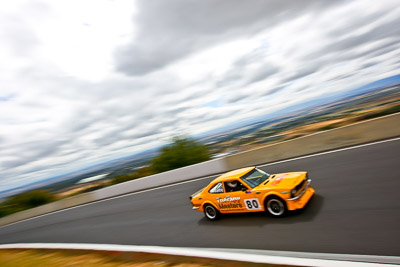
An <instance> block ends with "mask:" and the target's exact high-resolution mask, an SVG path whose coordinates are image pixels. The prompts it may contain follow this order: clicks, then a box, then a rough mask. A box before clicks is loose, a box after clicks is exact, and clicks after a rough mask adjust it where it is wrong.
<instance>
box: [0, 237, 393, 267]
mask: <svg viewBox="0 0 400 267" xmlns="http://www.w3.org/2000/svg"><path fill="white" fill-rule="evenodd" d="M0 249H74V250H75V249H77V250H99V251H120V252H133V253H135V252H142V253H143V252H144V253H156V254H167V255H178V256H186V257H202V258H212V259H220V260H231V261H232V260H233V261H240V262H254V263H267V264H279V265H295V266H323V267H331V266H335V267H336V266H349V267H370V266H371V267H372V266H396V265H397V264H398V263H400V257H385V256H363V255H354V256H356V257H357V258H358V260H357V261H349V260H347V259H346V258H345V259H343V260H341V259H340V256H338V255H340V254H320V255H319V258H308V257H307V256H309V255H307V253H304V255H302V253H301V252H297V255H298V257H292V256H276V255H267V254H265V253H266V252H267V251H260V253H256V252H254V251H247V252H244V251H245V250H244V251H242V252H238V251H234V250H232V251H230V250H229V249H224V250H223V251H221V249H216V250H213V249H203V248H179V247H160V246H135V245H107V244H74V243H67V244H63V243H53V244H52V243H22V244H7V245H0ZM262 252H264V253H262ZM280 253H281V255H284V253H285V252H284V251H281V252H280ZM287 253H290V252H287ZM315 254H317V253H315ZM324 257H328V258H327V259H324ZM331 257H336V259H335V260H332V259H329V258H331ZM338 257H339V258H338ZM377 262H378V263H377ZM385 262H388V263H385ZM391 263H394V264H391ZM397 266H398V265H397Z"/></svg>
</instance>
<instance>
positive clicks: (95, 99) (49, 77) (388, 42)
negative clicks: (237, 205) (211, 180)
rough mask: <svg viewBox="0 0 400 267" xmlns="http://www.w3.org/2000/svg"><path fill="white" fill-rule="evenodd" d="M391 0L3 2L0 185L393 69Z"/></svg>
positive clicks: (394, 10) (395, 5) (396, 36)
mask: <svg viewBox="0 0 400 267" xmlns="http://www.w3.org/2000/svg"><path fill="white" fill-rule="evenodd" d="M399 14H400V5H399V2H398V1H386V0H380V1H374V0H372V1H369V0H362V1H317V0H315V1H314V0H308V1H300V0H297V1H284V0H276V1H275V0H274V1H267V0H249V1H242V0H201V1H198V0H168V1H160V0H158V1H156V0H139V1H131V0H129V1H128V0H114V1H111V0H79V1H78V0H65V1H54V0H51V1H50V0H49V1H46V0H43V1H36V0H26V1H20V0H13V1H1V2H0V191H1V190H5V189H9V188H13V187H15V186H19V185H23V184H26V183H30V182H33V181H38V180H40V179H43V178H48V177H51V176H53V175H58V174H62V173H65V172H69V171H73V170H77V169H80V168H82V167H86V166H90V165H92V164H95V163H99V162H103V161H107V160H109V159H114V158H119V157H122V156H126V155H130V154H133V153H136V152H139V151H141V150H144V149H148V148H151V147H154V146H158V145H162V144H164V143H166V142H167V141H168V140H169V139H170V138H171V137H172V136H174V135H177V134H182V133H184V134H187V135H195V134H198V133H201V132H204V131H208V130H211V129H213V128H216V127H220V126H224V125H227V124H230V123H233V122H237V121H239V120H242V119H246V118H250V117H253V116H257V115H261V114H266V113H269V112H273V111H276V110H279V109H284V108H285V107H288V106H290V105H293V104H298V103H301V102H302V101H306V100H310V99H314V98H318V97H320V96H322V95H326V94H327V93H332V92H338V91H342V90H349V89H352V88H355V87H357V86H360V85H363V84H366V83H368V82H372V81H374V80H377V79H381V78H385V77H388V76H391V75H395V74H399V71H398V70H399V66H400V60H399V59H400V42H399V41H400V27H399V25H400V16H399Z"/></svg>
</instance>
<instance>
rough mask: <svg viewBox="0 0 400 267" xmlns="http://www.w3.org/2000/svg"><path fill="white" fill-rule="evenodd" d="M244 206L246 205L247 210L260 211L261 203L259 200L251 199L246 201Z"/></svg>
mask: <svg viewBox="0 0 400 267" xmlns="http://www.w3.org/2000/svg"><path fill="white" fill-rule="evenodd" d="M244 204H245V205H246V209H248V210H260V209H261V206H260V202H258V199H257V198H249V199H245V200H244Z"/></svg>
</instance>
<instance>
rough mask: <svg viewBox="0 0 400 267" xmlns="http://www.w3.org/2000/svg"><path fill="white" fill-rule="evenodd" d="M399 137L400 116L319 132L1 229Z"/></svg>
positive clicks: (36, 211)
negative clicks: (92, 204) (127, 196)
mask: <svg viewBox="0 0 400 267" xmlns="http://www.w3.org/2000/svg"><path fill="white" fill-rule="evenodd" d="M398 136H400V113H396V114H392V115H388V116H385V117H380V118H375V119H371V120H368V121H364V122H359V123H355V124H352V125H348V126H345V127H341V128H336V129H332V130H328V131H324V132H319V133H315V134H312V135H308V136H304V137H300V138H297V139H293V140H289V141H284V142H281V143H277V144H273V145H268V146H265V147H262V148H259V149H254V150H250V151H246V152H242V153H238V154H235V155H231V156H227V157H224V158H220V159H215V160H210V161H206V162H202V163H199V164H195V165H191V166H187V167H184V168H180V169H176V170H172V171H168V172H165V173H160V174H155V175H151V176H148V177H144V178H140V179H137V180H133V181H128V182H125V183H122V184H117V185H114V186H110V187H106V188H103V189H99V190H97V191H93V192H90V193H86V194H82V195H78V196H75V197H71V198H66V199H62V200H59V201H56V202H53V203H50V204H47V205H43V206H40V207H37V208H33V209H30V210H26V211H22V212H19V213H16V214H12V215H10V216H7V217H5V218H2V219H0V226H2V225H6V224H10V223H13V222H17V221H21V220H24V219H28V218H31V217H35V216H39V215H42V214H46V213H50V212H54V211H57V210H61V209H66V208H69V207H72V206H77V205H82V204H85V203H89V202H93V201H97V200H102V199H106V198H110V197H114V196H118V195H123V194H126V193H131V192H135V191H141V190H145V189H150V188H155V187H159V186H162V185H167V184H173V183H177V182H182V181H186V180H191V179H194V178H198V177H203V176H209V175H213V174H218V173H223V172H226V171H228V170H232V169H236V168H240V167H244V166H252V165H259V164H263V163H269V162H274V161H279V160H283V159H289V158H293V157H299V156H304V155H309V154H313V153H318V152H323V151H327V150H332V149H338V148H343V147H348V146H352V145H358V144H362V143H368V142H373V141H377V140H383V139H388V138H392V137H398Z"/></svg>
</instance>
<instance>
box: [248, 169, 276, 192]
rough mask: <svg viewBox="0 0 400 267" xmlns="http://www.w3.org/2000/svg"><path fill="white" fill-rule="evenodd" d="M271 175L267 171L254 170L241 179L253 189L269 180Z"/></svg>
mask: <svg viewBox="0 0 400 267" xmlns="http://www.w3.org/2000/svg"><path fill="white" fill-rule="evenodd" d="M269 176H270V175H269V174H268V173H266V172H265V171H262V170H259V169H254V170H252V171H250V172H248V173H246V174H245V175H244V176H243V177H241V179H242V180H243V181H245V182H246V183H247V184H248V185H249V186H250V187H251V188H254V187H256V186H258V185H259V184H261V183H262V182H264V181H265V180H267V179H268V177H269Z"/></svg>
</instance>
